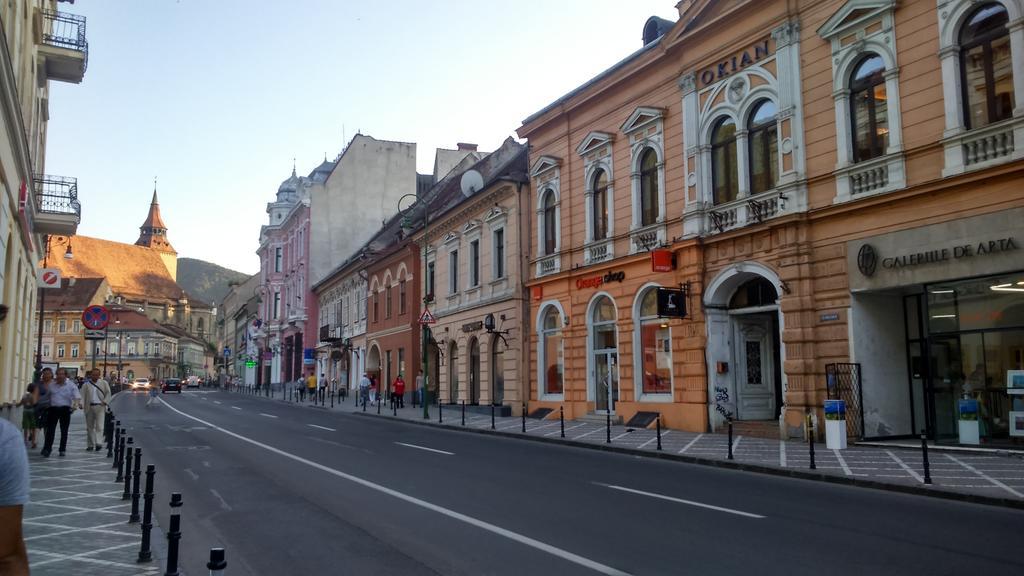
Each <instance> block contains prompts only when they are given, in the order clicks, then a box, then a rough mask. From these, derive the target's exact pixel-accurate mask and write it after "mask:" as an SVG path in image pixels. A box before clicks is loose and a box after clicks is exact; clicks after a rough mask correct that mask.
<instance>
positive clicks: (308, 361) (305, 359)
mask: <svg viewBox="0 0 1024 576" xmlns="http://www.w3.org/2000/svg"><path fill="white" fill-rule="evenodd" d="M313 358H314V357H313V349H312V348H303V349H302V363H303V364H304V365H306V366H312V365H313V364H315V363H316V362H315V361H314V359H313Z"/></svg>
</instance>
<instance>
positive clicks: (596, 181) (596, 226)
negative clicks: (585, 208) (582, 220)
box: [591, 169, 608, 240]
mask: <svg viewBox="0 0 1024 576" xmlns="http://www.w3.org/2000/svg"><path fill="white" fill-rule="evenodd" d="M592 181H593V185H592V187H593V195H592V196H591V218H592V223H591V226H592V230H593V236H594V238H593V239H594V240H604V239H605V238H607V237H608V173H607V172H605V171H604V170H600V169H599V170H598V171H597V173H596V174H594V177H593V178H592Z"/></svg>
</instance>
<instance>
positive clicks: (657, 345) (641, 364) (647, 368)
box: [633, 286, 672, 397]
mask: <svg viewBox="0 0 1024 576" xmlns="http://www.w3.org/2000/svg"><path fill="white" fill-rule="evenodd" d="M635 326H636V328H635V329H636V335H635V336H634V339H635V342H636V346H635V350H634V352H633V353H634V355H635V357H636V358H637V359H638V362H637V365H638V369H639V374H638V376H637V381H638V382H640V395H641V397H643V396H647V395H650V394H671V393H672V344H671V342H672V338H671V333H670V329H669V326H668V324H667V323H666V322H665V321H664V320H662V319H661V318H659V317H658V288H657V287H654V286H652V287H650V288H648V289H646V290H644V291H643V292H642V294H641V296H640V304H639V308H638V310H637V321H636V322H635Z"/></svg>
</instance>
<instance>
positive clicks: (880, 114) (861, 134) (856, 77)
mask: <svg viewBox="0 0 1024 576" xmlns="http://www.w3.org/2000/svg"><path fill="white" fill-rule="evenodd" d="M850 122H851V125H852V126H853V130H852V131H851V134H852V136H853V161H854V162H863V161H864V160H870V159H871V158H877V157H879V156H882V155H883V154H885V150H886V147H887V146H888V144H889V112H888V100H887V97H886V92H885V63H884V62H882V58H881V57H879V56H878V55H877V54H870V55H868V56H865V57H864V58H863V59H862V60H861V61H860V63H859V64H858V65H857V67H856V68H854V69H853V75H852V76H851V78H850Z"/></svg>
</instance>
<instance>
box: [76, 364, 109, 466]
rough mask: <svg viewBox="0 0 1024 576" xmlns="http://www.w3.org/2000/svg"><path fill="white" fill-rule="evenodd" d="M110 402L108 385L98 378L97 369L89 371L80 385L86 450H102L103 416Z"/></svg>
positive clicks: (98, 372)
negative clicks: (83, 382)
mask: <svg viewBox="0 0 1024 576" xmlns="http://www.w3.org/2000/svg"><path fill="white" fill-rule="evenodd" d="M109 402H110V384H109V383H108V382H107V381H106V380H104V379H103V378H101V377H100V371H99V369H98V368H93V369H92V370H90V371H89V377H88V378H86V379H85V384H83V385H82V404H83V405H84V406H85V444H86V447H85V449H86V450H96V451H97V452H98V451H100V450H102V449H103V421H104V418H103V415H104V413H105V412H106V407H107V404H108V403H109Z"/></svg>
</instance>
